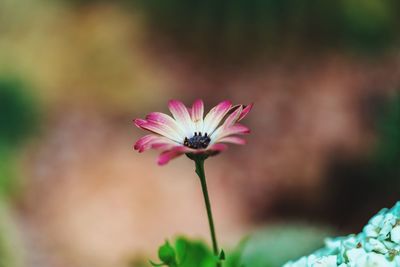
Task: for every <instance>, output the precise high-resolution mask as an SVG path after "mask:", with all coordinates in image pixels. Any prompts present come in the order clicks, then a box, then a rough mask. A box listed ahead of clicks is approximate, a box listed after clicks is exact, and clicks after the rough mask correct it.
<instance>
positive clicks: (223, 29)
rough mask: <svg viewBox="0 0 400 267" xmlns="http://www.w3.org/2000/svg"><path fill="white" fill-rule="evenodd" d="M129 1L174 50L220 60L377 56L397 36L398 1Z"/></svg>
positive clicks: (399, 21) (399, 23) (398, 19)
mask: <svg viewBox="0 0 400 267" xmlns="http://www.w3.org/2000/svg"><path fill="white" fill-rule="evenodd" d="M128 2H130V3H132V4H136V5H139V6H140V7H141V8H142V9H143V10H144V12H145V14H146V15H147V18H148V22H149V24H150V26H152V28H153V29H154V30H155V31H156V32H157V33H161V34H162V35H164V37H166V38H167V39H168V40H170V41H172V42H173V44H174V45H177V46H178V48H180V49H184V50H188V51H190V52H192V53H193V52H194V53H197V54H199V55H201V56H202V57H208V58H210V59H218V60H227V59H228V60H242V59H246V58H248V57H249V56H250V57H251V56H257V57H258V56H260V55H262V54H264V53H266V54H268V55H272V54H275V53H276V52H282V49H294V50H296V49H302V48H303V49H310V48H311V49H310V51H315V48H341V49H352V50H353V49H354V50H355V51H361V52H379V51H383V50H384V49H386V48H389V47H391V46H393V45H394V44H395V43H396V42H397V41H398V39H399V35H400V33H399V31H398V28H399V26H400V18H399V16H398V13H397V12H396V10H399V8H400V3H399V2H398V1H396V0H368V1H364V0H330V1H316V0H303V1H296V0H229V1H228V0H223V1H213V0H204V1H198V0H185V1H182V0H171V1H163V0H151V1H149V0H131V1H128ZM136 5H134V6H136ZM283 51H285V50H283Z"/></svg>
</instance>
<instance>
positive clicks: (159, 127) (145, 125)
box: [135, 120, 183, 143]
mask: <svg viewBox="0 0 400 267" xmlns="http://www.w3.org/2000/svg"><path fill="white" fill-rule="evenodd" d="M135 124H136V125H137V126H139V127H140V128H142V129H145V130H148V131H151V132H154V133H157V134H159V135H162V136H165V137H167V138H169V139H171V140H174V141H175V142H178V143H181V142H182V141H183V140H182V137H181V136H180V134H179V133H178V132H176V131H174V130H173V129H171V128H170V127H169V126H168V125H166V124H163V123H161V122H158V121H143V120H140V121H138V122H137V121H135Z"/></svg>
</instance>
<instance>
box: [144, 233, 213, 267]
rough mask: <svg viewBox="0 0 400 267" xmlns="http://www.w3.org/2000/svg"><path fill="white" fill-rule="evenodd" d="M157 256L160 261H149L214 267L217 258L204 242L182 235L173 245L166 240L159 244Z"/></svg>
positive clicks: (171, 265)
mask: <svg viewBox="0 0 400 267" xmlns="http://www.w3.org/2000/svg"><path fill="white" fill-rule="evenodd" d="M158 257H159V259H160V261H161V263H153V262H151V265H152V266H168V267H195V266H196V267H215V265H216V263H217V259H216V258H215V256H214V255H213V253H212V251H211V250H210V249H209V248H208V246H207V245H206V244H204V243H203V242H202V241H199V240H188V239H186V238H184V237H179V238H177V239H176V240H175V244H174V247H173V246H171V245H170V244H169V242H168V241H166V242H165V244H164V245H162V246H160V248H159V250H158Z"/></svg>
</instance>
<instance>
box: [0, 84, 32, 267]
mask: <svg viewBox="0 0 400 267" xmlns="http://www.w3.org/2000/svg"><path fill="white" fill-rule="evenodd" d="M28 92H29V91H28V90H27V86H26V85H25V84H24V83H23V82H22V81H21V80H18V79H14V78H11V77H0V267H17V266H22V264H21V258H22V257H21V255H20V251H19V250H18V247H19V246H18V245H17V244H16V242H17V234H16V229H15V228H14V227H15V223H14V222H13V219H12V216H10V214H9V210H8V208H7V202H6V197H7V196H10V195H11V194H13V193H15V192H16V188H17V186H16V185H18V181H19V180H18V179H17V178H18V177H17V175H16V171H17V163H16V162H17V157H16V155H17V151H18V148H19V147H20V145H21V144H22V142H23V140H25V139H26V138H27V137H28V135H29V134H32V131H33V130H34V129H35V128H36V126H37V123H38V113H37V109H36V105H35V101H34V100H33V97H32V96H30V94H29V93H28Z"/></svg>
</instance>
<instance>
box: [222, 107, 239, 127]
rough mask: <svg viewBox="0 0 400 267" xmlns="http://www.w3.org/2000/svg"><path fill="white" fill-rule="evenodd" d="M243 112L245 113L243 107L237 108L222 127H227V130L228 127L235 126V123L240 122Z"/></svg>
mask: <svg viewBox="0 0 400 267" xmlns="http://www.w3.org/2000/svg"><path fill="white" fill-rule="evenodd" d="M242 111H243V108H242V105H240V106H239V107H237V108H236V109H235V110H234V111H233V112H232V114H230V115H229V116H228V118H226V120H225V121H224V123H223V124H222V126H223V127H225V128H227V127H230V126H232V125H233V124H235V123H236V122H237V121H238V119H239V116H240V114H241V113H242Z"/></svg>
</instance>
